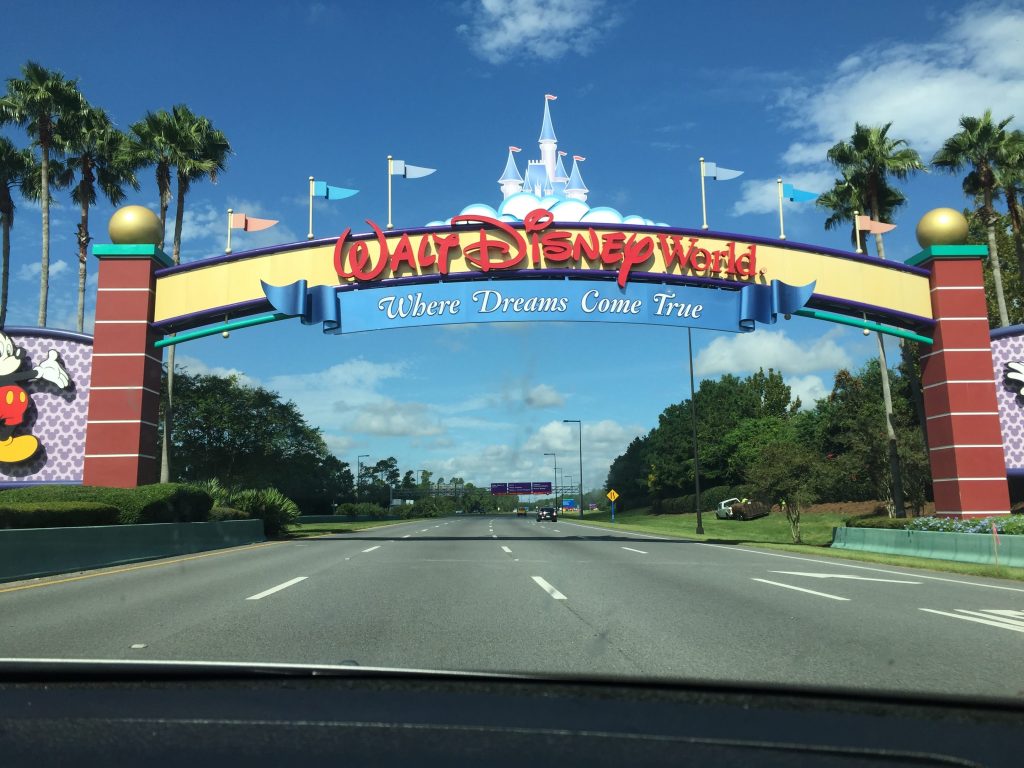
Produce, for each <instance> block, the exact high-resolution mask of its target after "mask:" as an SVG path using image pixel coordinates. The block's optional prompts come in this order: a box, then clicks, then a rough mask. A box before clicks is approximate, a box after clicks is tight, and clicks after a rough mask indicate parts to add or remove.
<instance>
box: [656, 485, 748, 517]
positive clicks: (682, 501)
mask: <svg viewBox="0 0 1024 768" xmlns="http://www.w3.org/2000/svg"><path fill="white" fill-rule="evenodd" d="M751 495H752V490H751V488H750V486H748V485H736V486H732V487H730V486H728V485H714V486H711V487H710V488H707V489H703V490H701V492H700V506H701V510H702V511H704V512H713V511H715V510H716V509H718V505H719V504H720V503H721V502H723V501H725V500H726V499H731V498H734V497H735V498H737V499H744V498H747V497H749V496H751ZM696 501H697V496H696V495H695V494H692V493H688V494H686V495H685V496H675V497H671V498H667V499H655V500H654V502H653V503H652V504H651V514H654V515H679V514H686V513H695V512H696V511H697V505H696Z"/></svg>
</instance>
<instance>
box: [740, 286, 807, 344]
mask: <svg viewBox="0 0 1024 768" xmlns="http://www.w3.org/2000/svg"><path fill="white" fill-rule="evenodd" d="M816 284H817V281H814V282H811V283H808V284H807V285H787V284H786V283H784V282H782V281H781V280H772V281H771V282H770V283H768V285H745V286H743V287H742V288H741V289H740V328H741V329H742V330H744V331H752V330H754V328H755V327H756V323H768V324H771V323H775V322H777V321H778V319H779V315H791V314H793V313H794V312H796V311H797V310H798V309H800V308H801V307H803V306H804V305H805V304H806V303H807V302H808V300H810V298H811V296H812V295H813V294H814V286H815V285H816Z"/></svg>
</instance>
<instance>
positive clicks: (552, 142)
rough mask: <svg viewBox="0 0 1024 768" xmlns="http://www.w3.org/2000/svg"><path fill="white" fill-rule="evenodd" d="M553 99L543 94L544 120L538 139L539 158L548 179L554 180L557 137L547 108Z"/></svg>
mask: <svg viewBox="0 0 1024 768" xmlns="http://www.w3.org/2000/svg"><path fill="white" fill-rule="evenodd" d="M553 99H554V96H550V95H545V96H544V122H543V123H541V126H540V139H538V143H539V144H540V160H541V162H542V163H544V167H545V168H546V169H547V177H548V181H554V179H555V163H556V161H557V154H558V139H557V138H556V137H555V129H554V126H552V125H551V110H550V109H548V102H550V101H552V100H553Z"/></svg>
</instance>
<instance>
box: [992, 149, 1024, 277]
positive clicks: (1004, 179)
mask: <svg viewBox="0 0 1024 768" xmlns="http://www.w3.org/2000/svg"><path fill="white" fill-rule="evenodd" d="M1010 141H1011V142H1012V143H1013V144H1015V145H1018V146H1024V132H1021V131H1014V132H1013V133H1012V134H1011V135H1010ZM996 178H997V183H998V184H999V187H1000V189H1001V190H1002V193H1003V199H1004V200H1006V212H1007V213H1008V214H1009V217H1010V228H1011V229H1012V231H1013V246H1014V252H1015V253H1016V254H1017V273H1018V274H1021V273H1024V214H1022V212H1021V199H1022V198H1024V153H1018V154H1017V155H1016V156H1015V157H1013V156H1011V157H1008V158H1007V160H1006V162H1005V163H1004V164H1003V165H1002V167H1001V168H999V170H998V173H997V174H996ZM1011 295H1013V294H1012V293H1011Z"/></svg>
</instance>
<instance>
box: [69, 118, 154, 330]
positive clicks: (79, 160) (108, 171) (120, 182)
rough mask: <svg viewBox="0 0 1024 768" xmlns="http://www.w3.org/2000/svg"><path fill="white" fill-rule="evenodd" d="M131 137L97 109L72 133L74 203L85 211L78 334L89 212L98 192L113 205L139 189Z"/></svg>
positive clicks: (81, 226) (80, 229)
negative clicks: (128, 189) (127, 191)
mask: <svg viewBox="0 0 1024 768" xmlns="http://www.w3.org/2000/svg"><path fill="white" fill-rule="evenodd" d="M126 143H127V137H126V136H125V135H124V134H123V133H121V131H119V130H117V128H115V127H114V125H113V123H111V122H110V118H109V117H108V116H107V113H106V112H104V111H103V110H102V109H99V108H97V107H88V108H87V109H85V110H84V111H83V112H82V113H81V114H80V115H79V119H78V120H77V121H76V124H75V127H74V132H73V133H71V135H70V139H69V147H68V158H67V161H66V165H67V167H68V170H69V171H70V172H71V173H72V174H74V173H77V175H78V183H77V184H76V185H75V186H74V187H73V189H72V192H71V199H72V200H73V201H74V202H75V203H77V204H78V206H79V207H80V209H81V218H80V220H79V224H78V318H77V330H78V331H79V332H81V331H82V329H83V326H84V323H85V276H86V265H87V263H88V252H89V241H90V240H92V237H91V235H90V234H89V208H90V207H91V206H93V205H95V204H96V190H97V186H98V187H99V191H100V192H102V193H103V196H104V197H106V198H107V199H108V200H109V201H110V202H111V204H112V205H119V204H120V203H121V202H122V201H123V200H124V198H125V192H124V186H125V185H126V184H128V185H130V186H131V187H132V188H133V189H136V190H137V189H138V188H139V182H138V181H137V180H136V178H135V171H134V168H133V167H132V161H131V159H130V156H129V153H128V151H127V148H126Z"/></svg>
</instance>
